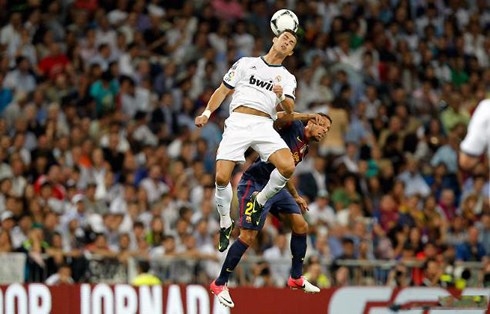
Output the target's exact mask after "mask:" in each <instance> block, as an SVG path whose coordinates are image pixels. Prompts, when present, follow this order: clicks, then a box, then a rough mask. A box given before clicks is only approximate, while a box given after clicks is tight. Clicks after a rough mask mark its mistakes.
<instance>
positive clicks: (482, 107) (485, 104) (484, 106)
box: [460, 100, 490, 156]
mask: <svg viewBox="0 0 490 314" xmlns="http://www.w3.org/2000/svg"><path fill="white" fill-rule="evenodd" d="M489 123H490V100H484V101H482V102H480V104H479V105H478V108H476V110H475V112H474V113H473V116H472V117H471V120H470V124H469V125H468V132H467V133H466V137H465V139H464V140H463V142H461V146H460V147H461V150H462V151H463V152H464V153H465V154H468V155H471V156H480V155H481V154H483V152H484V151H485V149H486V148H487V147H488V135H489V134H488V129H489Z"/></svg>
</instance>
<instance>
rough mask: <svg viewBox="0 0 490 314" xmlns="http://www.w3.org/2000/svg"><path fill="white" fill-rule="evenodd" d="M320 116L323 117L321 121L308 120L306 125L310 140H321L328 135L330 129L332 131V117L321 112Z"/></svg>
mask: <svg viewBox="0 0 490 314" xmlns="http://www.w3.org/2000/svg"><path fill="white" fill-rule="evenodd" d="M319 115H320V116H322V117H323V119H322V122H321V123H318V124H317V123H315V122H313V121H311V120H310V121H308V124H307V125H306V133H307V136H308V138H309V139H310V140H312V141H316V142H319V141H321V140H322V138H324V137H325V135H327V133H328V131H330V126H331V125H332V118H330V116H328V115H327V114H324V113H319Z"/></svg>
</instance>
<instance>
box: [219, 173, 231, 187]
mask: <svg viewBox="0 0 490 314" xmlns="http://www.w3.org/2000/svg"><path fill="white" fill-rule="evenodd" d="M228 183H230V176H229V175H228V174H227V173H224V172H220V171H218V172H216V185H221V186H226V185H228Z"/></svg>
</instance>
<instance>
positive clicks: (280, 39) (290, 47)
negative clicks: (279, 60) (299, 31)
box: [272, 29, 298, 58]
mask: <svg viewBox="0 0 490 314" xmlns="http://www.w3.org/2000/svg"><path fill="white" fill-rule="evenodd" d="M272 43H273V45H272V49H273V50H275V51H276V52H278V53H280V54H281V55H283V56H284V58H285V57H289V56H291V55H292V54H293V52H294V48H295V47H296V44H297V43H298V37H297V35H296V33H295V32H293V31H292V30H289V29H287V30H285V31H283V32H281V33H279V35H277V36H276V37H274V38H273V39H272Z"/></svg>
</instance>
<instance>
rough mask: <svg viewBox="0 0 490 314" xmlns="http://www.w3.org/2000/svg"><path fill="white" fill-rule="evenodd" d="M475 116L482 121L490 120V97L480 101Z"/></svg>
mask: <svg viewBox="0 0 490 314" xmlns="http://www.w3.org/2000/svg"><path fill="white" fill-rule="evenodd" d="M473 118H475V119H477V120H480V121H483V120H485V121H488V120H490V99H484V100H482V101H480V103H479V104H478V106H477V107H476V109H475V112H473Z"/></svg>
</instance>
